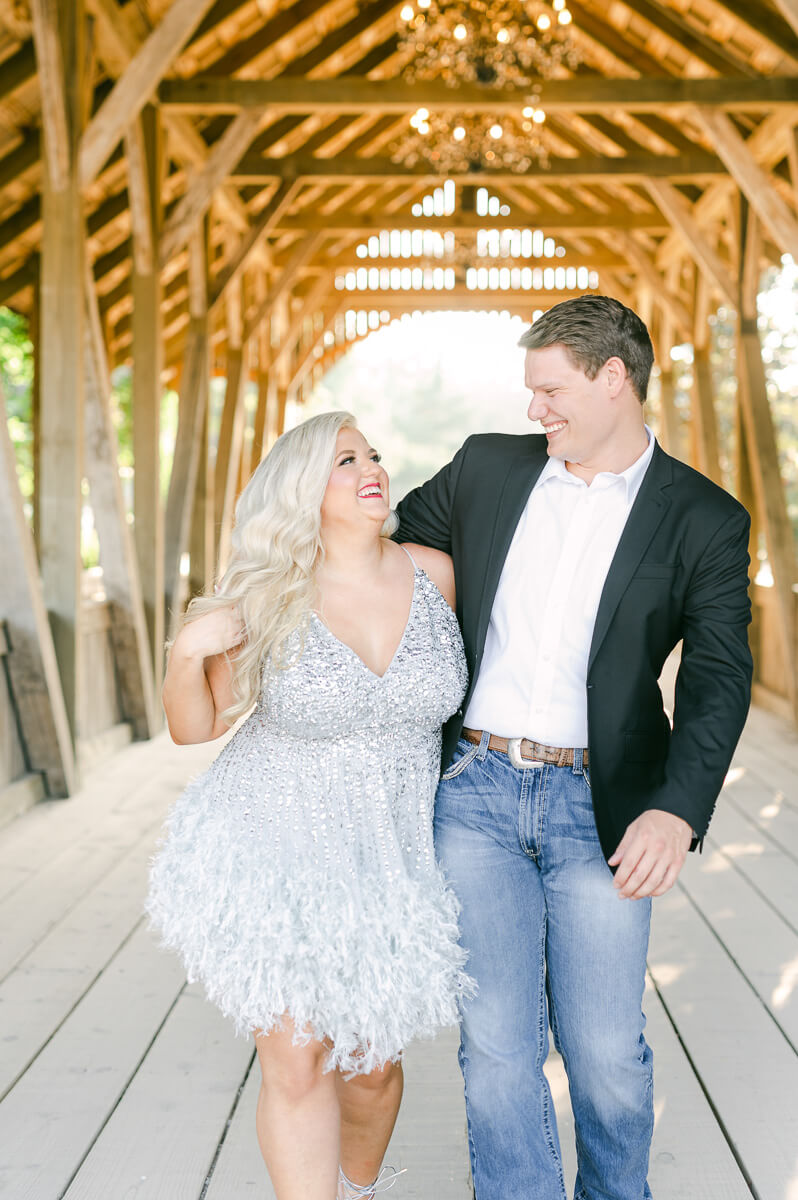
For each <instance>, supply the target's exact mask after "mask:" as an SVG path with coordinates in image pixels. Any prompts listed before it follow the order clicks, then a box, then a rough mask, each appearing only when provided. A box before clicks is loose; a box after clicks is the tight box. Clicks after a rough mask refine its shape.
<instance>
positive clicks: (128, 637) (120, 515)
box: [83, 259, 161, 738]
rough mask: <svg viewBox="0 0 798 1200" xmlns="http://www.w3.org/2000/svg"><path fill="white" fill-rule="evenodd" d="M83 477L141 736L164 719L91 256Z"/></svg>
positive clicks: (126, 706) (132, 714) (117, 654)
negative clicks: (125, 495)
mask: <svg viewBox="0 0 798 1200" xmlns="http://www.w3.org/2000/svg"><path fill="white" fill-rule="evenodd" d="M83 294H84V302H85V305H86V313H85V317H86V323H85V349H84V363H85V372H86V406H85V437H86V468H85V469H86V478H87V479H88V482H89V495H90V498H91V506H92V512H93V515H94V525H95V528H96V530H97V537H98V540H99V543H100V564H101V566H102V571H103V587H104V589H105V594H106V598H107V600H108V603H109V604H110V605H111V623H110V637H111V643H112V646H113V650H114V665H115V669H116V677H117V681H118V686H119V695H120V702H121V709H122V715H123V718H124V719H125V720H126V721H129V722H130V723H131V725H132V727H133V735H134V737H136V738H148V737H150V736H151V735H152V734H154V733H155V732H156V730H157V729H158V727H159V725H160V723H161V721H160V704H159V703H158V700H157V697H156V695H155V683H154V680H153V672H152V661H151V658H150V650H149V637H148V634H147V622H146V616H145V612H144V600H143V596H142V590H141V579H140V576H139V567H138V561H137V559H136V551H135V547H134V544H133V536H132V532H131V529H130V526H129V525H128V522H127V513H126V511H125V502H124V498H123V495H122V487H121V483H120V479H119V466H118V463H119V447H118V445H117V438H116V430H115V429H114V424H113V419H112V417H111V408H110V402H111V379H110V375H109V371H108V360H107V357H106V351H105V342H104V340H103V333H102V324H101V318H100V311H99V307H98V305H97V293H96V291H95V288H94V277H93V273H92V270H91V267H90V265H89V262H88V259H87V260H86V270H85V274H84V284H83Z"/></svg>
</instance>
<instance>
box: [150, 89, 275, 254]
mask: <svg viewBox="0 0 798 1200" xmlns="http://www.w3.org/2000/svg"><path fill="white" fill-rule="evenodd" d="M260 123H261V115H260V113H258V112H257V111H254V112H253V111H252V110H246V111H244V112H241V113H239V114H238V116H237V117H234V118H233V120H232V121H231V122H230V124H229V125H228V127H227V129H225V131H224V133H223V134H222V136H221V137H220V138H219V140H218V142H216V143H215V145H214V146H213V148H212V150H211V152H210V154H209V155H208V158H207V161H206V163H205V165H204V166H203V167H202V169H201V170H200V171H199V172H198V174H197V175H196V176H195V178H194V179H193V180H192V181H191V183H190V184H189V187H188V190H187V191H186V192H185V194H184V195H183V196H181V198H180V200H179V201H178V202H177V204H176V205H175V209H174V211H173V212H172V214H171V216H170V217H169V220H168V221H167V222H166V224H165V225H164V229H163V233H162V235H161V242H160V263H161V266H165V265H166V263H168V261H169V259H170V258H171V257H172V255H173V254H176V253H177V251H178V250H179V249H180V248H181V247H182V246H184V245H185V243H186V242H187V240H188V236H189V233H190V232H191V230H192V229H195V228H196V226H197V224H198V223H199V221H200V220H201V219H202V217H203V216H204V215H205V213H206V212H207V211H208V209H209V208H210V204H211V199H212V198H213V193H214V191H215V189H216V188H217V187H219V185H220V184H221V183H222V182H223V181H224V180H225V178H226V177H227V175H229V173H230V169H231V167H232V166H233V164H234V163H236V162H237V161H238V159H239V158H240V157H241V155H242V154H243V153H244V151H245V150H246V148H247V146H248V145H249V144H250V142H251V141H252V139H253V137H254V136H255V134H256V132H257V130H258V126H259V125H260Z"/></svg>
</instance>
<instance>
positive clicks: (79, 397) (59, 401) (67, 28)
mask: <svg viewBox="0 0 798 1200" xmlns="http://www.w3.org/2000/svg"><path fill="white" fill-rule="evenodd" d="M51 32H53V33H56V34H57V52H58V54H59V55H60V56H61V59H60V61H61V73H60V78H61V85H62V89H63V91H62V96H61V106H62V107H63V110H64V112H65V114H66V117H65V119H66V121H67V140H66V142H65V144H64V147H63V149H64V151H65V152H66V161H67V174H66V182H65V184H64V186H61V187H58V186H56V185H57V184H58V183H59V182H62V181H59V180H58V179H57V178H54V177H53V176H51V174H50V170H49V169H48V170H46V171H44V172H43V177H42V213H43V233H42V250H41V325H40V339H41V344H42V347H43V348H44V347H46V353H41V354H40V355H39V361H40V364H41V374H40V381H39V388H40V413H41V420H40V430H41V449H40V463H41V480H40V485H39V497H40V501H41V504H40V516H41V521H40V526H39V550H40V567H41V573H42V586H43V593H44V601H45V604H46V606H47V609H48V611H49V613H50V623H51V628H52V631H53V643H54V645H55V652H56V657H57V660H58V668H59V672H60V675H61V687H62V690H63V695H64V702H65V705H66V712H67V716H68V719H69V724H70V728H71V731H72V736H73V739H74V738H75V737H76V736H77V720H78V711H79V700H78V687H79V680H78V676H79V672H78V654H79V647H80V620H81V575H82V562H81V556H80V549H81V547H80V535H81V513H82V508H83V499H82V494H81V481H82V478H83V425H84V418H83V402H84V372H83V273H84V267H85V260H84V255H85V246H84V230H83V212H82V202H81V195H80V185H79V180H78V173H77V148H78V139H79V137H80V127H81V126H80V122H81V116H82V111H83V110H82V106H83V67H84V64H85V55H84V48H83V33H84V19H83V8H82V4H81V2H80V0H61V2H60V3H59V5H58V20H57V25H55V27H54V28H53V29H51ZM53 86H55V85H53ZM55 136H58V134H57V128H56V126H55V125H54V124H53V122H51V120H50V118H49V115H48V114H47V113H45V114H44V138H45V144H46V143H47V142H48V141H49V140H51V139H52V138H53V137H55Z"/></svg>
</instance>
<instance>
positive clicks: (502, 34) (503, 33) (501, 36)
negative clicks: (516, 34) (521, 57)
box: [496, 29, 510, 45]
mask: <svg viewBox="0 0 798 1200" xmlns="http://www.w3.org/2000/svg"><path fill="white" fill-rule="evenodd" d="M509 40H510V35H509V33H508V32H507V30H506V29H500V30H499V32H498V33H497V34H496V41H497V42H501V43H502V45H504V43H505V42H509Z"/></svg>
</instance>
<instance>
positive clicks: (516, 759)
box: [507, 738, 546, 771]
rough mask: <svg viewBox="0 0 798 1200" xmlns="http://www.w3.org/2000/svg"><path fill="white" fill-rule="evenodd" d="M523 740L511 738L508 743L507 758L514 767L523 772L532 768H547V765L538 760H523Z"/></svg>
mask: <svg viewBox="0 0 798 1200" xmlns="http://www.w3.org/2000/svg"><path fill="white" fill-rule="evenodd" d="M523 740H524V739H523V738H509V739H508V742H507V757H508V758H509V760H510V762H511V763H512V764H513V766H514V767H518V769H519V770H521V771H528V770H529V768H530V767H545V765H546V764H545V763H544V762H541V761H540V760H538V759H537V758H522V757H521V743H522V741H523Z"/></svg>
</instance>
